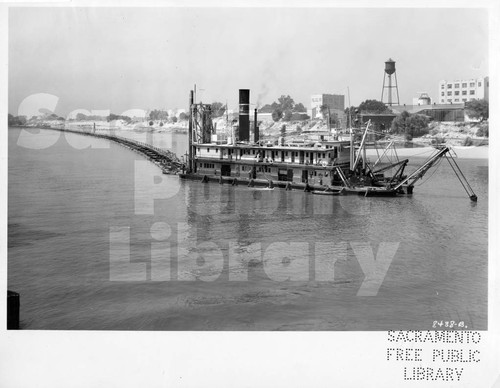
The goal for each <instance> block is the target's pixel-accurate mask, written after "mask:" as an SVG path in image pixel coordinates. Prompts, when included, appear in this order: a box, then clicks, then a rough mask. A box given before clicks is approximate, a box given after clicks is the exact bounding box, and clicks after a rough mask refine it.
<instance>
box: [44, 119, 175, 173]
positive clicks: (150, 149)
mask: <svg viewBox="0 0 500 388" xmlns="http://www.w3.org/2000/svg"><path fill="white" fill-rule="evenodd" d="M50 129H55V130H58V131H61V132H69V133H75V134H78V135H83V136H92V137H96V138H100V139H106V140H110V141H113V142H115V143H118V144H120V145H121V146H123V147H126V148H128V149H130V150H132V151H134V152H137V153H139V154H141V155H143V156H145V157H146V158H147V159H149V160H150V161H151V162H153V163H154V164H156V165H158V166H159V167H160V168H162V169H164V168H173V169H179V168H181V167H182V162H181V161H180V160H179V158H178V157H177V155H176V154H175V153H174V152H172V151H170V150H165V149H162V148H158V147H155V146H153V145H151V144H147V143H143V142H140V141H137V140H132V139H126V138H124V137H120V136H112V135H109V134H104V133H94V132H90V131H76V130H73V129H62V128H50Z"/></svg>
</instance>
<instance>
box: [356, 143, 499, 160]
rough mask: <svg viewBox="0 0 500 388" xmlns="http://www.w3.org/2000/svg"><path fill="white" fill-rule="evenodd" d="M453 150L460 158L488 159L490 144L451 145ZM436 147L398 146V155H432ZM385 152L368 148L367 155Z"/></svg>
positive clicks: (406, 156)
mask: <svg viewBox="0 0 500 388" xmlns="http://www.w3.org/2000/svg"><path fill="white" fill-rule="evenodd" d="M449 148H450V149H451V151H452V153H453V152H454V153H455V154H456V155H457V157H458V158H460V159H488V155H489V146H487V145H484V146H469V147H465V146H454V147H453V146H452V147H449ZM435 151H436V149H435V148H434V147H430V146H428V147H414V148H396V152H397V154H398V156H399V157H400V158H401V157H405V158H410V157H424V158H425V157H428V156H430V155H431V154H432V153H433V152H435ZM382 152H383V150H382V149H379V150H378V154H377V150H375V149H367V150H366V155H367V156H368V157H377V155H381V154H382Z"/></svg>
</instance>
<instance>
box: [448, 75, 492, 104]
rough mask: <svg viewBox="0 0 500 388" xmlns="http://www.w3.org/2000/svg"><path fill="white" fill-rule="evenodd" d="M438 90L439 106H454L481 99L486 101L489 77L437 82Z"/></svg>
mask: <svg viewBox="0 0 500 388" xmlns="http://www.w3.org/2000/svg"><path fill="white" fill-rule="evenodd" d="M438 88H439V89H438V96H439V97H438V98H439V103H440V104H456V103H464V102H467V101H472V100H481V99H485V100H488V99H489V89H490V81H489V77H483V78H475V79H464V80H454V81H448V80H441V81H439V86H438Z"/></svg>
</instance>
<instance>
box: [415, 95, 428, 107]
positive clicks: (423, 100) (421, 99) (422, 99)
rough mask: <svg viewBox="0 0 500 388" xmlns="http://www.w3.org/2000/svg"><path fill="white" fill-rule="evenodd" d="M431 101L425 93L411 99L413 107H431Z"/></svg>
mask: <svg viewBox="0 0 500 388" xmlns="http://www.w3.org/2000/svg"><path fill="white" fill-rule="evenodd" d="M431 103H432V101H431V98H430V97H429V95H428V94H427V93H426V92H421V93H420V94H419V95H418V97H413V105H414V106H415V105H417V106H418V105H431Z"/></svg>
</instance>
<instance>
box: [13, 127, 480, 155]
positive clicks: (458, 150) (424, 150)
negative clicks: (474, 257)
mask: <svg viewBox="0 0 500 388" xmlns="http://www.w3.org/2000/svg"><path fill="white" fill-rule="evenodd" d="M8 128H25V129H30V128H31V129H36V128H38V129H56V130H63V131H64V130H65V129H67V130H70V131H75V130H76V131H78V132H79V130H81V131H82V132H84V130H85V129H89V128H88V127H86V126H77V128H78V129H76V128H71V127H66V128H64V127H61V126H58V127H55V126H51V127H43V126H27V125H19V126H11V127H8ZM96 129H98V130H103V129H120V130H125V131H127V130H130V131H133V130H134V128H123V127H121V128H120V127H111V128H110V127H108V128H102V127H101V128H99V127H97V128H96ZM135 130H136V131H137V130H138V128H135ZM179 130H182V128H181V127H176V128H168V127H166V128H163V129H158V128H151V127H149V128H147V127H144V128H141V129H140V130H139V131H143V132H149V131H150V132H155V133H162V132H165V133H166V132H177V133H182V132H180V131H179ZM448 147H449V148H450V150H451V151H452V152H454V153H455V154H456V155H457V158H459V159H489V145H481V146H451V145H450V146H448ZM396 151H397V154H398V156H399V157H405V158H407V157H422V158H425V157H428V156H430V155H431V154H432V152H433V151H435V148H434V147H432V146H425V147H413V148H405V147H401V148H396ZM391 152H392V153H393V151H390V152H388V154H389V155H390V154H391ZM382 153H383V149H382V148H379V149H378V154H377V150H376V149H373V148H367V149H366V155H367V156H368V157H372V158H373V157H377V155H381V154H382Z"/></svg>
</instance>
